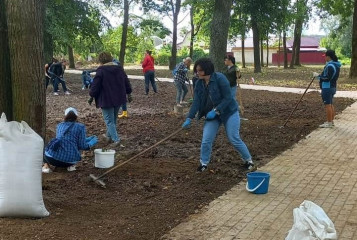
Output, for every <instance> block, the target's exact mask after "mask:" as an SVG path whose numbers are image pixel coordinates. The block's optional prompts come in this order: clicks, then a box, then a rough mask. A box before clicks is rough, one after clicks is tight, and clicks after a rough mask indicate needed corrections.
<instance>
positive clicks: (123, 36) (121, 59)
mask: <svg viewBox="0 0 357 240" xmlns="http://www.w3.org/2000/svg"><path fill="white" fill-rule="evenodd" d="M128 25H129V1H128V0H124V22H123V32H122V34H121V42H120V53H119V62H120V64H121V65H122V66H124V61H125V50H126V40H127V38H128Z"/></svg>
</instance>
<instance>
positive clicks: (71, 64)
mask: <svg viewBox="0 0 357 240" xmlns="http://www.w3.org/2000/svg"><path fill="white" fill-rule="evenodd" d="M67 50H68V61H69V68H72V69H75V68H76V65H75V64H74V54H73V48H72V47H71V46H70V45H68V46H67Z"/></svg>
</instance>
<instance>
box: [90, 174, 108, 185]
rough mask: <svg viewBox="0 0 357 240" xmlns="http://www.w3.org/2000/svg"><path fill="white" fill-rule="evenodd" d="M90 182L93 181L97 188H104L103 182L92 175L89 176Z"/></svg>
mask: <svg viewBox="0 0 357 240" xmlns="http://www.w3.org/2000/svg"><path fill="white" fill-rule="evenodd" d="M89 178H90V180H93V181H94V182H95V183H96V184H98V185H99V186H101V187H103V188H105V183H104V182H103V180H101V179H99V178H98V177H96V176H94V175H93V174H90V175H89Z"/></svg>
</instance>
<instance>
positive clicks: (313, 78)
mask: <svg viewBox="0 0 357 240" xmlns="http://www.w3.org/2000/svg"><path fill="white" fill-rule="evenodd" d="M314 80H315V77H312V79H311V82H310V84H309V85H308V86H307V88H306V89H305V92H304V93H303V94H302V96H301V98H300V100H299V101H298V102H297V104H296V105H295V108H294V109H293V110H292V111H291V113H290V115H289V117H288V119H286V121H285V123H284V125H283V127H285V126H286V124H287V123H288V121H289V120H290V118H291V116H292V115H293V113H294V112H295V110H296V108H297V107H298V105H299V104H300V102H301V100H302V98H303V97H304V96H305V93H306V92H307V90H308V89H309V88H310V86H311V84H312V82H313V81H314Z"/></svg>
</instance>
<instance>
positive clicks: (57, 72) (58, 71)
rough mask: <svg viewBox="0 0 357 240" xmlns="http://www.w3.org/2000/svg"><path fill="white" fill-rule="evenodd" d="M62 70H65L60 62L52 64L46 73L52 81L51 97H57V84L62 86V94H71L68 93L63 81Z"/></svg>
mask: <svg viewBox="0 0 357 240" xmlns="http://www.w3.org/2000/svg"><path fill="white" fill-rule="evenodd" d="M64 69H65V65H64V61H63V60H61V61H60V62H57V63H54V64H52V65H51V67H50V69H49V71H48V73H49V75H50V76H51V79H52V81H53V95H55V96H57V95H58V84H59V83H61V84H62V89H63V92H64V93H65V94H66V95H69V94H71V93H70V92H68V89H67V86H66V82H65V81H64V79H63V74H64Z"/></svg>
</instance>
